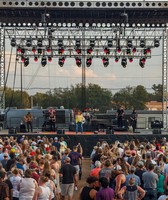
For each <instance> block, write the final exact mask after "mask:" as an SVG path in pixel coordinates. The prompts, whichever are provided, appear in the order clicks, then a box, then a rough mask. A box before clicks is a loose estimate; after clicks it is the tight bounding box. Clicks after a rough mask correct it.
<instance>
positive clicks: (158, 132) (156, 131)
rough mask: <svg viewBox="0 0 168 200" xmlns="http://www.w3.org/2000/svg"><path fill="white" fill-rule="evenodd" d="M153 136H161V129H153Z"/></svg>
mask: <svg viewBox="0 0 168 200" xmlns="http://www.w3.org/2000/svg"><path fill="white" fill-rule="evenodd" d="M153 134H154V135H160V134H161V129H153Z"/></svg>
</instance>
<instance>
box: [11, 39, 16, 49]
mask: <svg viewBox="0 0 168 200" xmlns="http://www.w3.org/2000/svg"><path fill="white" fill-rule="evenodd" d="M10 44H11V46H12V47H15V46H16V39H15V38H12V39H11V42H10Z"/></svg>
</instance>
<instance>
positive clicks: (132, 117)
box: [130, 109, 138, 133]
mask: <svg viewBox="0 0 168 200" xmlns="http://www.w3.org/2000/svg"><path fill="white" fill-rule="evenodd" d="M137 117H138V114H137V111H136V110H135V109H133V111H132V113H131V115H130V120H131V126H132V129H133V133H135V129H136V126H137Z"/></svg>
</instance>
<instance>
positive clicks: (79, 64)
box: [75, 57, 82, 67]
mask: <svg viewBox="0 0 168 200" xmlns="http://www.w3.org/2000/svg"><path fill="white" fill-rule="evenodd" d="M75 60H76V65H77V66H78V67H81V64H82V60H81V58H79V57H76V58H75Z"/></svg>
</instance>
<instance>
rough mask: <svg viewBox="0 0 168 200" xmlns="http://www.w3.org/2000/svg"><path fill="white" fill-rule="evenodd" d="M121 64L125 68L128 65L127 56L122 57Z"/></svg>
mask: <svg viewBox="0 0 168 200" xmlns="http://www.w3.org/2000/svg"><path fill="white" fill-rule="evenodd" d="M121 65H122V66H123V67H124V68H125V67H126V66H127V59H126V58H122V59H121Z"/></svg>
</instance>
